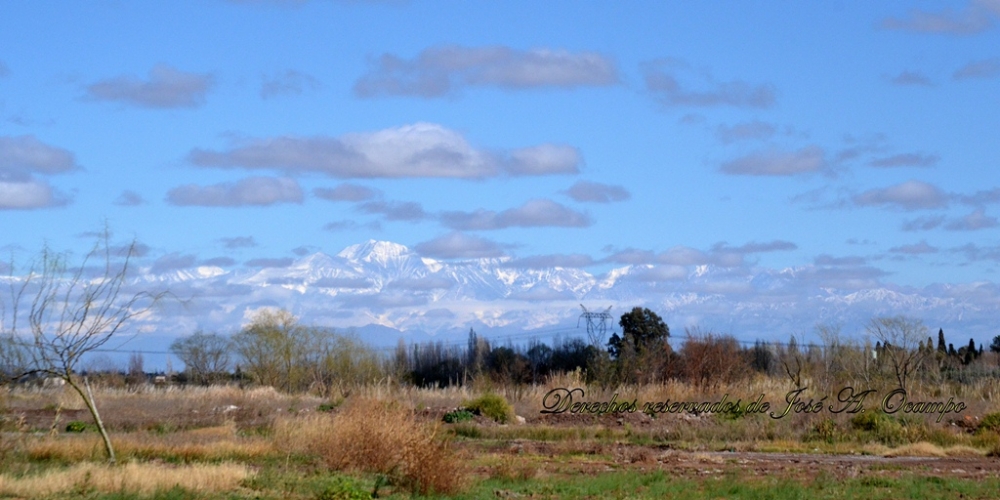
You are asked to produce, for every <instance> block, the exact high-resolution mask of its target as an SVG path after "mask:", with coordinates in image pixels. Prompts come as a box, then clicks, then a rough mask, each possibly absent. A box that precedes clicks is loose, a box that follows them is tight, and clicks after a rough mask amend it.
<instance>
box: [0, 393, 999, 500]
mask: <svg viewBox="0 0 1000 500" xmlns="http://www.w3.org/2000/svg"><path fill="white" fill-rule="evenodd" d="M998 386H1000V384H998V383H997V382H996V381H995V380H994V381H986V382H979V383H977V384H976V385H973V386H965V387H962V388H961V393H960V394H956V393H954V391H955V389H954V388H947V389H948V390H951V391H952V393H948V392H943V391H942V390H941V389H942V388H937V389H933V388H927V389H925V390H926V391H927V393H926V394H924V395H914V397H913V398H911V399H912V400H913V401H916V400H918V398H919V399H923V400H942V401H947V400H948V398H949V397H951V398H953V399H954V400H955V401H962V402H963V403H964V404H965V405H967V406H968V409H966V410H964V411H962V412H960V413H954V414H951V413H949V414H946V415H944V416H943V417H942V418H941V419H940V422H939V421H938V415H937V414H930V415H914V414H909V415H901V414H900V413H896V414H893V415H888V414H885V413H883V412H881V411H879V406H880V404H879V403H880V401H881V400H880V399H876V398H872V399H870V400H866V401H865V403H864V405H865V407H866V408H865V410H866V411H865V412H864V413H861V412H858V413H855V414H848V413H847V412H846V411H845V412H842V413H833V412H831V411H830V407H829V405H830V403H831V402H834V403H835V402H836V399H835V398H836V395H834V396H833V397H830V396H827V399H826V400H824V403H823V407H822V408H820V410H819V411H816V412H814V413H806V412H805V410H803V408H806V407H807V406H808V405H806V404H805V402H804V404H803V405H802V406H800V407H798V409H799V410H803V411H802V412H799V413H797V412H796V410H795V409H793V410H790V411H789V414H788V415H786V416H785V417H782V418H772V417H771V416H770V415H768V414H765V413H749V412H744V413H721V412H716V413H704V412H701V413H691V412H677V413H669V412H666V411H664V412H661V413H655V414H653V415H649V414H645V413H642V411H641V409H642V403H645V402H662V401H665V400H668V399H669V400H671V401H705V402H718V401H721V400H722V399H723V397H725V398H726V400H727V401H733V400H736V399H740V400H742V404H743V406H744V407H745V405H746V403H747V402H749V401H752V400H756V399H757V398H758V395H759V396H763V397H762V400H763V401H769V402H771V404H772V408H771V409H770V411H771V412H776V413H777V414H780V413H781V412H783V411H784V408H785V407H786V406H787V404H785V401H786V397H787V396H788V392H790V390H789V387H788V384H787V382H786V383H785V384H781V383H779V382H776V381H774V380H773V379H769V378H756V379H753V380H749V381H746V382H744V383H740V384H739V385H733V386H724V387H715V388H712V389H704V388H696V387H693V386H689V385H686V384H680V383H665V384H645V385H641V386H621V387H616V388H603V389H602V388H600V387H586V386H585V385H584V384H583V383H582V382H581V381H579V380H578V379H575V378H574V377H573V376H572V374H570V375H566V376H562V377H557V378H554V379H553V380H551V381H550V382H549V383H548V384H546V385H537V386H514V387H504V386H489V385H488V384H483V385H482V386H480V387H477V386H476V385H475V384H473V385H472V386H466V387H463V388H447V389H418V388H414V387H405V386H394V385H389V384H383V385H378V384H370V385H366V386H359V387H356V388H354V389H352V390H350V391H347V392H348V395H347V396H346V398H343V397H338V398H336V399H334V400H330V399H324V398H320V397H317V396H311V395H306V394H298V395H288V394H283V393H280V392H278V391H275V390H273V389H271V388H260V387H258V388H239V387H236V386H213V387H183V388H182V387H173V386H166V387H154V386H151V385H140V386H135V387H131V388H119V389H111V388H98V389H97V390H96V391H95V397H96V399H97V402H98V405H99V407H100V408H101V412H102V417H103V419H104V421H105V424H106V425H107V426H108V428H109V429H110V431H111V436H112V441H113V443H114V446H115V450H116V453H117V455H118V462H119V463H118V465H115V466H108V465H105V463H104V462H105V457H104V451H103V447H102V446H101V442H100V439H99V437H98V435H97V433H96V432H94V431H93V429H92V425H91V423H90V417H89V414H88V413H87V412H86V410H85V409H84V408H83V406H82V403H81V402H80V401H79V399H78V397H76V396H75V395H74V394H72V393H70V392H68V391H65V390H64V389H62V388H56V389H39V388H22V387H18V388H13V389H9V388H8V389H3V391H4V392H3V393H2V399H0V410H2V418H3V423H2V425H3V434H2V436H3V440H2V442H0V463H2V465H0V498H303V499H314V498H316V499H333V498H370V497H372V496H373V495H374V496H378V497H380V498H407V497H411V496H421V495H430V496H447V497H455V498H608V497H615V498H663V497H668V498H670V497H677V498H679V497H683V498H693V499H698V498H734V497H735V498H802V497H805V496H807V495H808V496H809V497H813V498H853V497H862V496H863V497H866V498H955V497H957V496H959V494H961V495H963V496H964V497H965V498H995V497H996V492H997V491H1000V434H998V432H1000V419H996V418H995V417H987V416H988V415H991V414H995V413H996V412H998V410H1000V408H998V404H997V401H998V400H997V398H996V395H997V390H998ZM561 387H567V388H576V387H580V388H582V389H584V391H585V393H584V394H585V399H586V400H587V401H590V402H602V401H603V402H609V401H611V400H612V399H615V401H618V402H623V401H624V402H632V401H633V400H634V401H636V402H638V403H639V404H638V406H639V411H636V412H628V411H627V408H626V406H627V405H625V406H623V407H621V408H619V409H621V412H619V413H605V414H595V413H584V412H578V413H576V414H572V413H571V412H570V411H569V410H567V411H566V412H563V413H559V414H544V413H542V410H544V409H545V408H546V406H545V405H544V404H543V402H544V401H546V400H545V396H546V394H548V393H549V392H550V391H552V390H553V389H558V388H561ZM934 392H941V394H938V395H937V396H936V397H935V396H934ZM485 394H495V395H496V397H492V398H489V397H487V398H482V396H483V395H485ZM575 394H576V396H577V401H576V402H579V398H580V393H579V392H577V393H575ZM797 395H798V396H801V397H804V398H805V399H806V400H808V399H809V398H816V399H819V398H821V397H823V395H820V394H809V393H808V392H807V391H803V392H801V393H798V394H797ZM550 397H551V396H550ZM477 400H478V401H477ZM506 401H509V402H510V403H511V407H510V408H509V409H507V408H504V404H505V402H506ZM551 401H552V400H551V399H549V400H548V402H549V403H551ZM778 403H781V404H778ZM463 407H464V408H470V409H473V410H478V411H469V412H467V413H466V412H457V411H456V410H457V409H459V408H463ZM606 407H607V406H605V408H606ZM578 409H579V407H578ZM590 409H591V410H594V411H597V410H600V408H599V407H598V406H591V407H590ZM519 417H520V418H519ZM445 420H447V421H449V422H452V423H446V422H445ZM993 420H998V422H993ZM73 431H78V432H73Z"/></svg>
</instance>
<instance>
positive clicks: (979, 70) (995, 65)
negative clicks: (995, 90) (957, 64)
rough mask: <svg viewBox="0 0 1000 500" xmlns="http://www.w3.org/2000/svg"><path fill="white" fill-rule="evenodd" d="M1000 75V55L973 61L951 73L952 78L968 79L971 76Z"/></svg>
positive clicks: (991, 76)
mask: <svg viewBox="0 0 1000 500" xmlns="http://www.w3.org/2000/svg"><path fill="white" fill-rule="evenodd" d="M997 76H1000V57H994V58H992V59H985V60H982V61H973V62H970V63H968V64H966V65H965V66H962V67H961V68H958V70H956V71H955V73H954V74H952V75H951V77H952V79H954V80H968V79H973V78H994V77H997Z"/></svg>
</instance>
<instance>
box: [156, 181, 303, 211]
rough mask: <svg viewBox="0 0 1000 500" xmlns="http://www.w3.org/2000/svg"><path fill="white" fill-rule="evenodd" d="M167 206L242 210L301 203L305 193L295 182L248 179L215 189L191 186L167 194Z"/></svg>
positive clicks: (224, 184)
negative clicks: (240, 207)
mask: <svg viewBox="0 0 1000 500" xmlns="http://www.w3.org/2000/svg"><path fill="white" fill-rule="evenodd" d="M167 202H168V203H170V204H172V205H179V206H203V207H239V206H247V205H256V206H265V205H274V204H277V203H302V189H301V188H300V187H299V184H298V183H297V182H295V180H293V179H287V178H273V177H249V178H246V179H243V180H240V181H238V182H236V183H235V184H234V183H220V184H215V185H212V186H198V185H195V184H188V185H185V186H179V187H176V188H173V189H171V190H170V192H168V193H167Z"/></svg>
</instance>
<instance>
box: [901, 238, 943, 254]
mask: <svg viewBox="0 0 1000 500" xmlns="http://www.w3.org/2000/svg"><path fill="white" fill-rule="evenodd" d="M889 251H890V252H892V253H902V254H907V255H920V254H927V253H937V251H938V249H937V248H935V247H932V246H931V245H929V244H927V241H924V240H921V241H920V243H914V244H912V245H900V246H898V247H892V248H890V249H889Z"/></svg>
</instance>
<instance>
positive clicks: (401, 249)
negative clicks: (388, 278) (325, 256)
mask: <svg viewBox="0 0 1000 500" xmlns="http://www.w3.org/2000/svg"><path fill="white" fill-rule="evenodd" d="M411 256H412V257H416V254H414V253H413V252H412V251H411V250H410V249H409V248H406V247H405V246H403V245H400V244H399V243H393V242H391V241H378V240H368V241H367V242H365V243H358V244H357V245H351V246H349V247H347V248H345V249H343V250H341V251H340V253H338V254H337V257H341V258H343V259H347V260H349V261H352V262H367V263H373V264H374V263H377V264H382V265H383V266H384V265H387V264H388V263H389V262H390V261H394V260H399V259H401V258H405V257H411Z"/></svg>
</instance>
